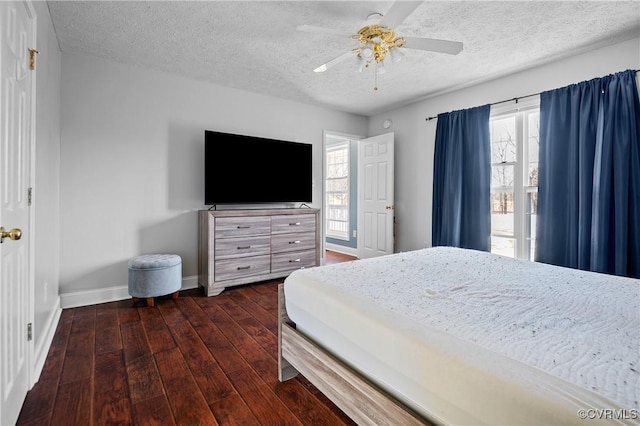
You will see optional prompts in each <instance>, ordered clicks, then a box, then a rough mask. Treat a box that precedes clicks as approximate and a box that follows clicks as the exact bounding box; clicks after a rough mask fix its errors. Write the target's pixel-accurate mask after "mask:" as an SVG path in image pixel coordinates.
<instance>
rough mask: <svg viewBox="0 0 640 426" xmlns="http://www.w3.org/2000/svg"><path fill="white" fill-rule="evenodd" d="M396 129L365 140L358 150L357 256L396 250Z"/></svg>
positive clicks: (382, 253) (377, 254)
mask: <svg viewBox="0 0 640 426" xmlns="http://www.w3.org/2000/svg"><path fill="white" fill-rule="evenodd" d="M393 147H394V138H393V132H391V133H385V134H383V135H379V136H374V137H372V138H367V139H362V140H361V141H360V146H359V149H358V257H359V258H360V259H365V258H368V257H375V256H382V255H385V254H391V253H393V245H394V229H393V223H394V213H393V211H394V208H393V184H394V178H393V173H394V172H393Z"/></svg>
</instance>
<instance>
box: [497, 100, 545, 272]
mask: <svg viewBox="0 0 640 426" xmlns="http://www.w3.org/2000/svg"><path fill="white" fill-rule="evenodd" d="M539 121H540V113H539V109H538V107H529V108H520V109H518V110H511V111H503V112H500V111H498V112H493V111H492V117H491V123H490V125H491V252H492V253H497V254H501V255H504V256H510V257H518V258H523V259H529V260H533V256H534V253H535V235H536V231H535V229H536V212H537V209H536V207H537V203H538V147H539V143H538V141H539Z"/></svg>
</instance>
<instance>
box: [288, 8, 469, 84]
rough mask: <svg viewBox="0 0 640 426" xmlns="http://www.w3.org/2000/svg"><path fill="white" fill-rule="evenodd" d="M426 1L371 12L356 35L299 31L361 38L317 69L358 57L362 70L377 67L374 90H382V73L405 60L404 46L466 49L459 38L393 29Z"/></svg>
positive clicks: (313, 29) (325, 30)
mask: <svg viewBox="0 0 640 426" xmlns="http://www.w3.org/2000/svg"><path fill="white" fill-rule="evenodd" d="M422 3H423V1H404V0H398V1H396V2H395V3H393V5H392V6H391V8H390V9H389V11H388V12H387V13H386V15H382V14H381V13H378V12H374V13H370V14H369V16H367V21H366V22H365V25H364V26H363V27H362V28H360V29H359V30H358V31H357V32H356V34H349V33H345V32H343V31H339V30H334V29H331V28H323V27H316V26H313V25H300V26H298V28H297V29H298V31H304V32H310V33H321V34H330V35H337V36H343V37H348V38H350V39H352V40H355V41H357V42H358V43H359V45H358V46H357V47H355V48H353V49H351V50H348V51H346V52H345V53H343V54H342V55H340V56H338V57H336V58H334V59H332V60H330V61H329V62H326V63H324V64H322V65H320V66H319V67H317V68H316V69H314V71H315V72H325V71H327V70H328V69H329V68H331V67H333V66H335V65H336V64H339V63H340V62H343V61H345V60H347V59H349V58H353V57H355V58H356V59H357V61H358V69H359V71H362V70H364V69H365V68H369V67H370V66H373V67H375V73H376V74H375V75H376V85H375V86H374V88H373V89H374V90H378V87H377V78H378V73H380V74H382V73H384V70H385V68H384V65H385V63H388V62H389V61H391V62H398V61H400V60H402V58H403V57H404V54H403V53H402V52H401V50H400V49H401V48H403V49H418V50H427V51H431V52H438V53H446V54H449V55H457V54H458V53H460V52H461V51H462V43H461V42H459V41H449V40H439V39H434V38H425V37H403V36H398V35H397V34H396V32H395V30H394V29H393V28H395V27H396V26H398V25H400V24H401V23H402V22H403V21H404V20H405V19H406V18H407V17H408V16H409V15H411V13H413V11H414V10H416V8H418V6H420V5H421V4H422Z"/></svg>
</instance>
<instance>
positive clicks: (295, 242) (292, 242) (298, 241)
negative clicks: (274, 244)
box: [289, 240, 300, 244]
mask: <svg viewBox="0 0 640 426" xmlns="http://www.w3.org/2000/svg"><path fill="white" fill-rule="evenodd" d="M289 244H300V240H295V241H289Z"/></svg>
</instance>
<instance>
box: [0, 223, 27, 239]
mask: <svg viewBox="0 0 640 426" xmlns="http://www.w3.org/2000/svg"><path fill="white" fill-rule="evenodd" d="M20 237H22V231H21V230H20V229H19V228H13V229H12V230H11V231H5V230H4V227H2V226H0V243H2V242H4V239H5V238H10V239H12V240H14V241H15V240H19V239H20Z"/></svg>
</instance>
